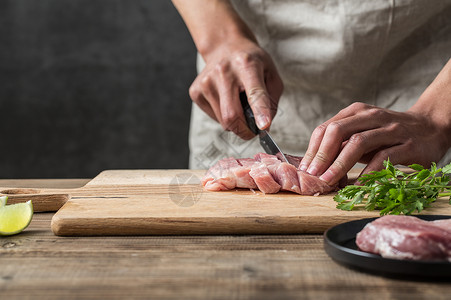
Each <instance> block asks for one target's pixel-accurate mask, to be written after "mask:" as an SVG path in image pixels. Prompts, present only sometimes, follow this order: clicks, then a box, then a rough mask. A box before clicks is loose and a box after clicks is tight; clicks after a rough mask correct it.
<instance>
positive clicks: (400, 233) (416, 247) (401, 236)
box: [356, 215, 451, 261]
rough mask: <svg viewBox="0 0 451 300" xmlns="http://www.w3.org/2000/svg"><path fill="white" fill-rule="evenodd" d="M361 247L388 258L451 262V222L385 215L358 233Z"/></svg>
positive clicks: (357, 239) (363, 249)
mask: <svg viewBox="0 0 451 300" xmlns="http://www.w3.org/2000/svg"><path fill="white" fill-rule="evenodd" d="M356 244H357V246H358V247H359V248H360V249H361V250H362V251H365V252H370V253H375V254H380V255H381V256H383V257H387V258H396V259H410V260H448V261H451V220H446V221H445V220H443V221H433V222H428V221H424V220H421V219H419V218H416V217H412V216H392V215H390V216H384V217H381V218H378V219H376V220H375V221H373V222H371V223H369V224H367V225H366V226H365V228H364V229H362V231H360V232H359V233H358V234H357V238H356Z"/></svg>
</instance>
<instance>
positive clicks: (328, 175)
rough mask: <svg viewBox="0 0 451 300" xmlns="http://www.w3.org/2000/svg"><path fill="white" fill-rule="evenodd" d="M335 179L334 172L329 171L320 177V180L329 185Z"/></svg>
mask: <svg viewBox="0 0 451 300" xmlns="http://www.w3.org/2000/svg"><path fill="white" fill-rule="evenodd" d="M333 177H334V174H333V173H332V171H330V170H327V171H326V172H324V173H323V175H321V176H320V177H319V179H321V180H322V181H325V182H327V183H329V182H330V181H331V179H332V178H333Z"/></svg>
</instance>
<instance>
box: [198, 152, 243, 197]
mask: <svg viewBox="0 0 451 300" xmlns="http://www.w3.org/2000/svg"><path fill="white" fill-rule="evenodd" d="M239 166H240V164H239V163H238V162H237V160H236V159H235V158H233V157H229V158H224V159H221V160H220V161H218V162H217V163H216V164H215V165H214V166H213V167H211V168H210V169H209V170H208V171H207V174H205V176H204V177H203V178H202V180H201V183H202V185H203V186H204V187H205V189H206V190H209V191H227V190H231V189H234V188H235V187H236V178H235V174H234V173H233V172H232V168H236V167H239Z"/></svg>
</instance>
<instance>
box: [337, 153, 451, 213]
mask: <svg viewBox="0 0 451 300" xmlns="http://www.w3.org/2000/svg"><path fill="white" fill-rule="evenodd" d="M384 166H385V169H383V170H381V171H377V172H370V173H368V174H365V175H362V176H361V177H360V178H359V179H358V181H359V182H360V184H361V185H348V186H346V187H345V188H343V189H341V190H340V191H338V194H337V195H336V196H335V197H334V200H335V201H336V202H338V204H337V208H339V209H342V210H352V209H353V208H356V207H362V206H363V207H364V208H365V209H366V210H369V211H371V210H380V211H381V212H380V214H381V215H386V214H393V215H399V214H405V215H410V214H411V213H412V212H414V211H415V210H416V211H418V212H421V211H422V210H423V209H425V208H427V207H429V206H430V205H431V203H433V202H434V201H435V200H437V198H438V197H448V196H449V203H450V204H451V185H450V176H449V175H450V174H451V163H450V164H448V165H446V166H445V167H443V168H437V165H436V164H435V163H432V165H431V168H430V169H425V168H424V167H423V166H421V165H418V164H413V165H410V166H409V168H411V169H413V172H412V173H405V172H402V171H401V170H399V169H397V168H395V167H394V166H393V164H392V163H391V162H390V161H389V160H387V161H384Z"/></svg>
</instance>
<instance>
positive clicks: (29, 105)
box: [0, 0, 196, 178]
mask: <svg viewBox="0 0 451 300" xmlns="http://www.w3.org/2000/svg"><path fill="white" fill-rule="evenodd" d="M195 55H196V53H195V48H194V45H193V42H192V40H191V37H190V36H189V33H188V31H187V29H186V27H185V25H184V23H183V21H182V20H181V18H180V16H179V15H178V13H177V11H176V10H175V8H174V7H173V5H172V3H171V1H169V0H39V1H35V0H3V1H1V2H0V113H1V126H0V139H1V141H2V142H1V147H0V177H1V178H38V177H41V178H49V177H54V178H66V177H93V176H95V175H96V174H97V173H99V172H100V171H102V170H105V169H124V168H129V169H150V168H187V167H188V154H189V149H188V139H187V134H188V129H189V118H190V109H191V101H190V99H189V95H188V88H189V85H190V84H191V82H192V81H193V79H194V77H195Z"/></svg>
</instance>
